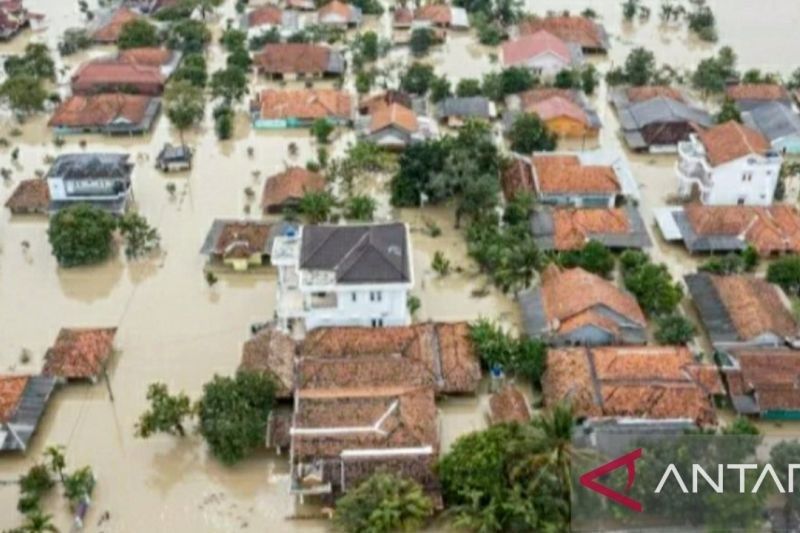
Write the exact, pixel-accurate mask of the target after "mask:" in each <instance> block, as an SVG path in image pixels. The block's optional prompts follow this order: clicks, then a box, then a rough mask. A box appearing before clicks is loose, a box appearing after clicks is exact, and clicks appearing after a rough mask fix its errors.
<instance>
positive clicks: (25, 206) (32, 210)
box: [6, 178, 50, 215]
mask: <svg viewBox="0 0 800 533" xmlns="http://www.w3.org/2000/svg"><path fill="white" fill-rule="evenodd" d="M6 207H7V208H8V210H9V211H11V214H12V215H43V214H47V211H48V209H49V208H50V190H49V189H48V187H47V180H43V179H38V178H35V179H30V180H22V181H20V182H19V183H18V184H17V187H16V188H15V189H14V192H12V193H11V196H9V197H8V200H6Z"/></svg>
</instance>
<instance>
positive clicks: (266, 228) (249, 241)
mask: <svg viewBox="0 0 800 533" xmlns="http://www.w3.org/2000/svg"><path fill="white" fill-rule="evenodd" d="M291 228H292V226H291V225H289V224H288V223H275V224H273V223H270V222H262V221H258V220H222V219H217V220H214V222H213V223H212V224H211V228H210V229H209V230H208V234H207V235H206V238H205V241H204V242H203V247H202V248H201V249H200V253H201V254H203V255H206V256H208V258H209V261H211V262H216V263H221V264H223V265H225V266H227V267H230V268H232V269H233V270H236V271H238V272H242V271H246V270H247V269H249V268H250V267H259V266H266V265H269V255H270V253H271V251H272V244H273V241H274V240H275V237H277V236H278V235H281V234H282V233H284V232H286V231H288V230H290V229H291Z"/></svg>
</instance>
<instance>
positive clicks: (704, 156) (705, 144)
mask: <svg viewBox="0 0 800 533" xmlns="http://www.w3.org/2000/svg"><path fill="white" fill-rule="evenodd" d="M678 156H679V159H678V163H677V164H676V168H675V170H676V173H677V175H678V194H679V195H680V196H682V197H684V198H688V197H692V196H693V195H695V194H697V193H699V194H698V196H699V200H700V201H701V202H702V203H704V204H706V205H770V204H772V199H773V197H774V195H775V187H776V185H777V184H778V178H779V174H780V169H781V163H782V159H781V156H780V155H779V154H778V153H777V152H776V151H775V150H774V149H773V148H772V147H771V145H770V143H769V141H768V140H767V139H766V138H765V137H764V136H763V135H762V134H761V133H759V132H757V131H756V130H754V129H752V128H748V127H747V126H743V125H742V124H739V123H738V122H735V121H730V122H726V123H725V124H720V125H719V126H714V127H713V128H711V129H709V130H706V131H704V132H702V133H697V134H693V135H691V136H690V137H689V140H688V141H686V142H681V143H679V144H678Z"/></svg>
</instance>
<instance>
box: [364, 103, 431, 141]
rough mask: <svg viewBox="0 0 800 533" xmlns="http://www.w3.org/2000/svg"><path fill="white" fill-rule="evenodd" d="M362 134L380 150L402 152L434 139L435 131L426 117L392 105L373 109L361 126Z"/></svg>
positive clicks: (397, 105) (400, 106) (403, 107)
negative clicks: (416, 144) (410, 146)
mask: <svg viewBox="0 0 800 533" xmlns="http://www.w3.org/2000/svg"><path fill="white" fill-rule="evenodd" d="M362 134H363V135H364V137H365V138H366V139H367V140H369V141H370V142H372V143H375V144H376V145H378V146H380V147H382V148H387V149H390V150H402V149H404V148H405V147H406V146H408V145H409V144H412V143H415V142H419V141H423V140H426V139H430V138H433V137H435V136H436V134H437V131H436V127H435V125H434V124H433V123H432V122H431V121H430V120H429V119H427V118H426V117H418V116H417V114H416V113H415V112H414V111H413V110H411V109H409V108H407V107H405V106H403V105H401V104H397V103H394V104H388V105H384V106H378V107H376V108H374V109H373V110H372V112H371V115H370V116H369V119H368V120H367V121H365V122H364V124H363V126H362Z"/></svg>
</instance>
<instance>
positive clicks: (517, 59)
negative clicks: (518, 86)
mask: <svg viewBox="0 0 800 533" xmlns="http://www.w3.org/2000/svg"><path fill="white" fill-rule="evenodd" d="M502 53H503V55H502V57H503V64H504V65H508V66H513V65H518V64H520V63H524V62H526V61H529V60H530V59H533V58H535V57H538V56H540V55H542V54H544V53H551V54H553V55H556V56H557V57H558V58H559V59H561V61H563V62H565V63H571V62H572V54H571V52H570V50H569V46H567V43H565V42H564V41H562V40H561V39H559V38H558V37H556V36H555V35H553V34H552V33H550V32H547V31H544V30H541V31H537V32H535V33H530V34H525V35H522V36H520V37H519V38H517V39H515V40H512V41H506V42H505V43H503V46H502Z"/></svg>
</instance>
